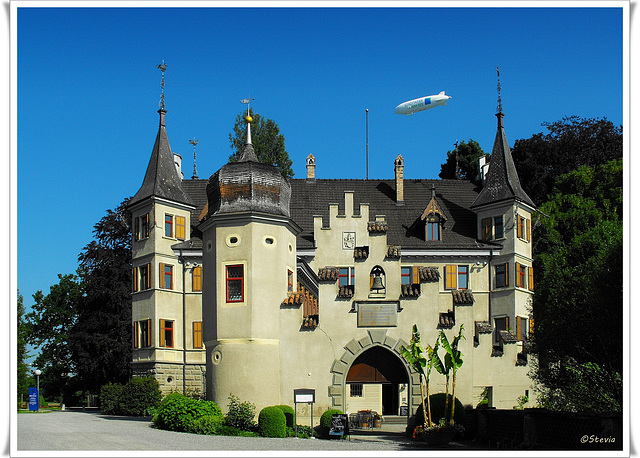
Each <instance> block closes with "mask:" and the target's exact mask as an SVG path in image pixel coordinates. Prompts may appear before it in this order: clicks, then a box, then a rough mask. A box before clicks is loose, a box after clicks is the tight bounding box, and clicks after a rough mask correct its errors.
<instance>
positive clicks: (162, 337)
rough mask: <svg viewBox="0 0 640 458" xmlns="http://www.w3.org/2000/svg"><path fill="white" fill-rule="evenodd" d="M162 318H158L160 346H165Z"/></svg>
mask: <svg viewBox="0 0 640 458" xmlns="http://www.w3.org/2000/svg"><path fill="white" fill-rule="evenodd" d="M164 337H165V336H164V320H160V346H161V347H164V346H166V342H165V340H164Z"/></svg>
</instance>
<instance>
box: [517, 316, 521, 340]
mask: <svg viewBox="0 0 640 458" xmlns="http://www.w3.org/2000/svg"><path fill="white" fill-rule="evenodd" d="M516 337H517V338H518V340H522V318H521V317H519V316H517V317H516Z"/></svg>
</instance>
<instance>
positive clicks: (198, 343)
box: [193, 321, 202, 348]
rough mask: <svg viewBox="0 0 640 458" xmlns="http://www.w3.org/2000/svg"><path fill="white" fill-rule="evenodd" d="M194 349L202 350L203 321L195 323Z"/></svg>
mask: <svg viewBox="0 0 640 458" xmlns="http://www.w3.org/2000/svg"><path fill="white" fill-rule="evenodd" d="M193 348H202V321H194V322H193Z"/></svg>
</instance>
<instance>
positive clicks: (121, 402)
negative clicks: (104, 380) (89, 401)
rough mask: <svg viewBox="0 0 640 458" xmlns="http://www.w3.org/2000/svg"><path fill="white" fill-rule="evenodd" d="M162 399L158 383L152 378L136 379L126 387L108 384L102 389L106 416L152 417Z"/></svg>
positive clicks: (102, 408) (101, 393) (102, 404)
mask: <svg viewBox="0 0 640 458" xmlns="http://www.w3.org/2000/svg"><path fill="white" fill-rule="evenodd" d="M161 399H162V394H161V393H160V386H159V385H158V381H157V380H156V379H154V378H153V377H151V376H147V377H134V378H132V379H131V380H129V381H128V382H127V384H126V385H124V386H122V385H120V384H116V383H108V384H106V385H104V386H103V387H102V388H101V389H100V409H101V410H102V413H104V414H106V415H129V416H134V417H142V416H145V415H150V414H151V412H152V411H154V410H155V409H156V408H157V407H158V405H160V400H161Z"/></svg>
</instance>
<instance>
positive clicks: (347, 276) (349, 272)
mask: <svg viewBox="0 0 640 458" xmlns="http://www.w3.org/2000/svg"><path fill="white" fill-rule="evenodd" d="M355 275H356V273H355V269H354V268H353V267H340V273H339V274H338V284H339V285H340V286H346V285H353V284H355V283H354V282H355Z"/></svg>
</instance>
